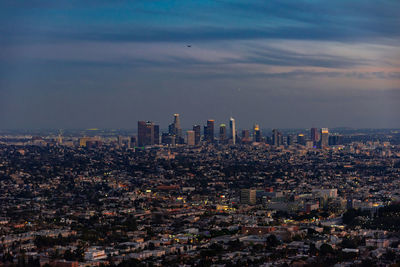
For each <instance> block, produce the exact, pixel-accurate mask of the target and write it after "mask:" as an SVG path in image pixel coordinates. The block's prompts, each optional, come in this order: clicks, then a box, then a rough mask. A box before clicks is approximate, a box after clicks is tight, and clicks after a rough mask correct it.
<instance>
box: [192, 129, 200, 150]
mask: <svg viewBox="0 0 400 267" xmlns="http://www.w3.org/2000/svg"><path fill="white" fill-rule="evenodd" d="M193 131H194V144H195V145H196V146H197V145H199V144H200V138H201V128H200V125H193Z"/></svg>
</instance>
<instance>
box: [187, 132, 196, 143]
mask: <svg viewBox="0 0 400 267" xmlns="http://www.w3.org/2000/svg"><path fill="white" fill-rule="evenodd" d="M186 137H187V138H186V140H187V142H186V144H187V145H188V146H194V145H195V141H194V131H191V130H189V131H186Z"/></svg>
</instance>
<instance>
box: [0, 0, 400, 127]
mask: <svg viewBox="0 0 400 267" xmlns="http://www.w3.org/2000/svg"><path fill="white" fill-rule="evenodd" d="M399 44H400V1H398V0H354V1H348V0H335V1H332V0H329V1H327V0H321V1H314V0H296V1H293V0H290V1H289V0H252V1H244V0H240V1H239V0H229V1H228V0H226V1H225V0H224V1H220V0H212V1H211V0H201V1H196V0H194V1H182V0H181V1H164V0H154V1H152V0H142V1H139V0H137V1H122V0H114V1H110V0H96V1H95V0H85V1H82V0H57V1H54V0H47V1H37V0H29V1H28V0H27V1H23V0H21V1H15V0H2V1H1V2H0V129H45V128H51V129H59V128H62V129H71V128H74V129H76V128H123V129H131V128H132V129H133V128H136V125H137V121H138V120H151V121H155V122H156V123H158V124H160V127H161V128H166V127H167V125H168V124H169V123H171V122H172V120H173V114H174V113H179V114H180V116H181V123H182V126H183V127H187V128H189V127H191V125H192V124H205V123H206V120H207V119H215V120H216V123H217V124H219V123H228V121H229V117H230V116H233V117H234V118H235V119H236V124H237V125H238V127H239V128H249V127H251V126H252V125H253V124H254V123H258V124H260V125H261V127H262V128H307V127H355V128H400V116H399V114H400V45H399Z"/></svg>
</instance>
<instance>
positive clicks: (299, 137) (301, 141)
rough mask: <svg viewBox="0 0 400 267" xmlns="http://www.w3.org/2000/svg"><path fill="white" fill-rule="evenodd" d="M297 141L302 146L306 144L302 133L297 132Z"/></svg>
mask: <svg viewBox="0 0 400 267" xmlns="http://www.w3.org/2000/svg"><path fill="white" fill-rule="evenodd" d="M297 143H298V144H300V145H302V146H305V145H306V137H305V136H304V134H299V135H298V136H297Z"/></svg>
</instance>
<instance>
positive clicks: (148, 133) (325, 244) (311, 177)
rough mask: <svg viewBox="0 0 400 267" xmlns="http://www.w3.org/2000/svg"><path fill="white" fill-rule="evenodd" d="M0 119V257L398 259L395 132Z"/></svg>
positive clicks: (208, 261)
mask: <svg viewBox="0 0 400 267" xmlns="http://www.w3.org/2000/svg"><path fill="white" fill-rule="evenodd" d="M137 126H138V128H137V131H136V132H131V133H129V132H126V131H125V132H124V131H118V130H115V131H112V130H107V131H106V130H98V129H91V130H85V131H78V130H77V131H64V132H63V133H61V132H57V131H54V132H52V131H49V132H46V133H40V134H37V133H36V134H35V133H28V132H22V131H20V132H18V131H14V132H11V131H9V132H6V131H1V132H0V266H61V267H64V266H338V267H339V266H400V202H399V201H400V131H399V130H393V129H392V130H390V129H387V130H385V129H381V130H379V129H377V130H373V129H360V130H357V129H348V128H341V129H328V128H321V129H319V128H311V129H300V130H283V129H282V130H278V129H273V130H268V131H264V130H261V127H260V126H259V125H258V124H255V125H254V127H253V129H251V130H245V129H241V130H240V131H239V130H238V129H237V128H236V122H235V119H234V118H230V120H229V122H228V123H227V125H225V124H220V125H219V126H216V125H215V121H214V120H208V121H207V123H206V125H205V126H203V127H202V126H200V125H194V126H193V127H191V129H190V130H187V129H185V130H183V129H182V127H181V123H180V116H179V114H174V118H173V121H172V123H171V124H170V125H169V127H168V129H166V130H165V132H161V131H160V127H159V126H158V125H156V124H155V123H153V122H149V121H139V122H138V125H137Z"/></svg>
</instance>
